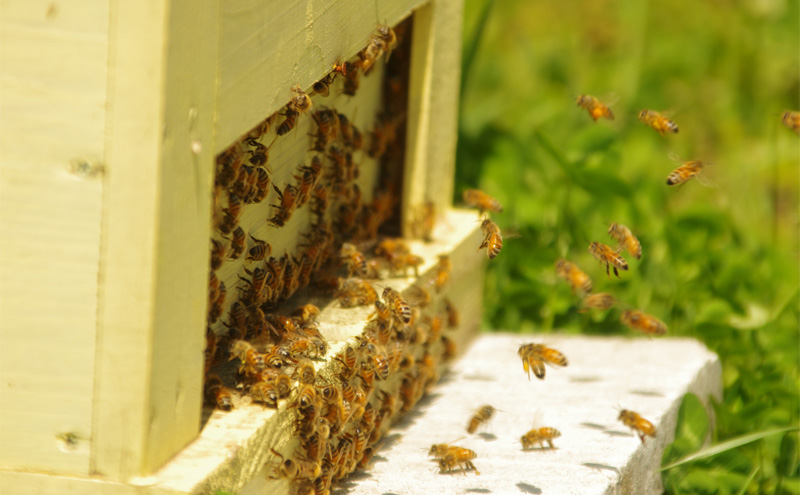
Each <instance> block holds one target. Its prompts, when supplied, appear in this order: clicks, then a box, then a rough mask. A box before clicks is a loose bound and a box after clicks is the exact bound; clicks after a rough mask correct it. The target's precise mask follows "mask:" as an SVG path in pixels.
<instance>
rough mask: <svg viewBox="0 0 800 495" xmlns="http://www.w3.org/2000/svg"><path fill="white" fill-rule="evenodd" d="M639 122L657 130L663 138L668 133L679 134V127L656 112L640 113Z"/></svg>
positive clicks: (646, 111)
mask: <svg viewBox="0 0 800 495" xmlns="http://www.w3.org/2000/svg"><path fill="white" fill-rule="evenodd" d="M639 120H641V121H642V122H643V123H644V124H646V125H648V126H650V127H652V128H653V129H655V130H657V131H658V133H659V134H661V135H662V136H663V135H664V133H666V132H671V133H673V134H677V133H678V125H677V124H676V123H675V122H673V121H671V120H670V119H668V118H666V117H664V116H663V115H661V114H660V113H658V112H656V111H655V110H642V111H641V112H639Z"/></svg>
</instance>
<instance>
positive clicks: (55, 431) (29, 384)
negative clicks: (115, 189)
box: [0, 0, 108, 475]
mask: <svg viewBox="0 0 800 495" xmlns="http://www.w3.org/2000/svg"><path fill="white" fill-rule="evenodd" d="M107 31H108V8H107V6H106V5H105V3H104V2H102V1H96V0H86V1H79V2H73V3H71V4H69V5H58V6H54V4H52V3H51V2H41V1H39V2H23V1H8V2H3V3H2V5H0V66H2V73H0V95H2V98H0V115H2V118H0V232H2V236H0V340H1V341H2V346H0V395H2V400H0V465H2V466H3V467H4V468H8V469H29V470H37V469H39V470H47V471H50V472H53V473H64V474H71V475H81V474H82V475H86V474H88V472H89V442H88V439H89V438H90V436H91V415H92V387H93V380H94V374H93V372H94V342H95V329H96V315H97V290H98V264H99V241H100V218H101V208H102V194H103V182H102V172H101V171H100V167H101V166H102V164H101V163H99V162H98V161H97V159H98V158H100V157H102V155H103V151H104V143H103V131H104V112H105V110H104V102H105V95H106V77H105V73H106V59H107V54H108V39H107ZM84 159H89V160H91V164H90V163H89V162H86V164H87V167H86V168H84V169H78V168H76V167H75V165H76V164H77V163H78V162H80V161H82V160H84ZM67 434H70V435H72V437H71V438H74V444H69V445H68V444H66V443H65V442H63V441H59V440H58V439H57V436H59V435H67Z"/></svg>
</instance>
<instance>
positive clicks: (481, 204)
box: [464, 189, 503, 214]
mask: <svg viewBox="0 0 800 495" xmlns="http://www.w3.org/2000/svg"><path fill="white" fill-rule="evenodd" d="M464 202H465V203H467V206H472V207H473V208H477V209H478V211H479V212H480V213H481V214H483V213H485V212H487V211H493V212H495V213H501V212H502V211H503V205H501V204H500V202H499V201H497V200H496V199H494V198H493V197H491V196H489V195H488V194H486V193H485V192H483V191H481V190H479V189H465V190H464Z"/></svg>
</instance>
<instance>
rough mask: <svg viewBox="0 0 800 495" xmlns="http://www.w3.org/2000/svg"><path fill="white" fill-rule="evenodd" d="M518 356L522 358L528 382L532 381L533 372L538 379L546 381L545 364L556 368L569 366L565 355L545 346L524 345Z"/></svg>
mask: <svg viewBox="0 0 800 495" xmlns="http://www.w3.org/2000/svg"><path fill="white" fill-rule="evenodd" d="M517 354H519V357H521V358H522V368H523V369H524V370H525V372H526V373H527V374H528V380H530V379H531V370H533V374H534V375H536V378H538V379H540V380H544V376H545V367H544V365H545V363H547V364H551V365H555V366H567V364H568V363H567V358H566V356H564V354H562V353H561V352H559V351H557V350H556V349H553V348H551V347H547V346H546V345H544V344H523V345H521V346H520V347H519V350H518V351H517Z"/></svg>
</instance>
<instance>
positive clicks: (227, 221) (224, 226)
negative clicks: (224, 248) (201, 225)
mask: <svg viewBox="0 0 800 495" xmlns="http://www.w3.org/2000/svg"><path fill="white" fill-rule="evenodd" d="M215 220H218V221H217V222H216V224H215V226H216V228H217V230H219V231H220V233H222V234H225V235H227V234H230V233H231V232H233V230H234V229H235V228H236V227H237V226H238V225H239V220H238V219H237V218H236V217H234V216H233V215H231V214H230V213H228V212H227V211H224V210H223V212H222V214H221V215H220V216H219V217H218V218H217V219H215Z"/></svg>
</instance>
